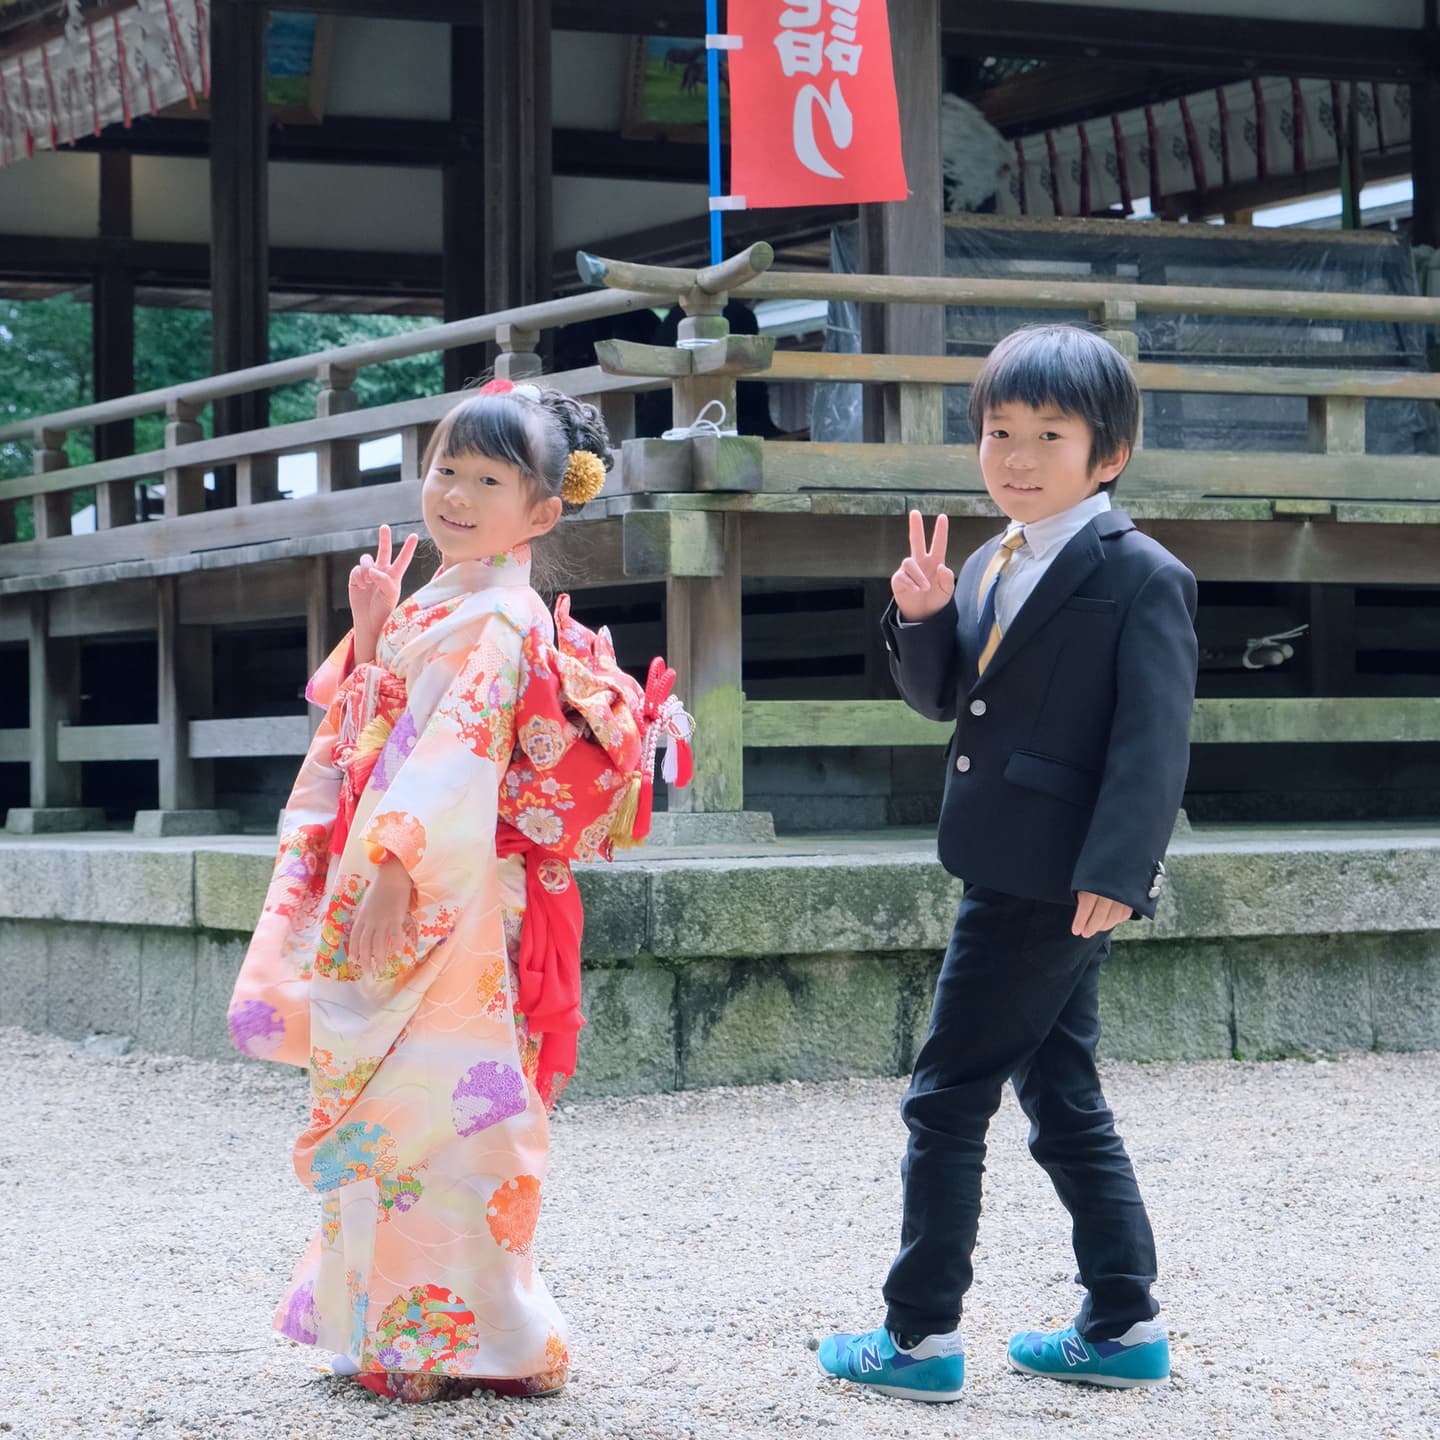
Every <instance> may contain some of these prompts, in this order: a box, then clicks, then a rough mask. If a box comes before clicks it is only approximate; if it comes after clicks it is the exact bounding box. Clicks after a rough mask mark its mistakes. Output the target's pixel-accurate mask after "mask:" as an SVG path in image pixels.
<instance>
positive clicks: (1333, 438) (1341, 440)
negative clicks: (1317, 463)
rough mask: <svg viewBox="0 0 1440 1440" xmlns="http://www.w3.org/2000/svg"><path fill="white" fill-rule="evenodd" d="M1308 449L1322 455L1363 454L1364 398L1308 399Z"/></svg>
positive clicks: (1357, 396)
mask: <svg viewBox="0 0 1440 1440" xmlns="http://www.w3.org/2000/svg"><path fill="white" fill-rule="evenodd" d="M1306 403H1307V405H1308V407H1309V434H1310V449H1311V450H1312V451H1315V452H1316V453H1318V454H1323V455H1363V454H1364V453H1365V397H1364V396H1363V395H1311V396H1309V397H1308V400H1307V402H1306Z"/></svg>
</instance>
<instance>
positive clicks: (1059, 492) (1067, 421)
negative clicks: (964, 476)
mask: <svg viewBox="0 0 1440 1440" xmlns="http://www.w3.org/2000/svg"><path fill="white" fill-rule="evenodd" d="M1091 442H1092V436H1091V431H1090V422H1089V421H1088V420H1084V419H1082V418H1081V417H1080V416H1078V415H1062V414H1061V413H1060V412H1059V411H1058V410H1055V409H1053V408H1050V407H1046V408H1043V409H1039V410H1037V409H1036V408H1035V407H1034V406H1033V405H1026V404H1023V403H1022V402H1020V401H1016V400H1012V401H1009V402H1007V403H1006V404H1004V405H999V406H997V407H996V408H995V409H993V410H987V411H986V412H985V427H984V430H983V432H982V433H981V436H980V473H981V474H982V475H983V476H984V477H985V488H986V489H987V490H988V491H989V492H990V498H991V499H992V500H993V501H994V502H995V503H996V504H997V505H998V506H999V507H1000V508H1001V509H1002V510H1003V511H1004V512H1005V514H1006V515H1008V516H1009V517H1010V519H1012V520H1015V521H1018V522H1019V523H1020V524H1021V525H1030V524H1033V523H1034V522H1035V521H1036V520H1045V519H1048V518H1049V517H1050V516H1051V515H1058V514H1059V513H1060V512H1061V511H1062V510H1068V509H1070V507H1071V506H1072V505H1078V504H1079V503H1080V502H1081V501H1082V500H1084V499H1085V498H1086V497H1087V496H1090V495H1093V494H1094V493H1095V492H1096V491H1097V490H1098V489H1099V488H1100V487H1101V486H1102V485H1104V484H1106V483H1107V482H1109V481H1111V480H1113V479H1114V478H1115V477H1116V476H1117V475H1118V474H1119V473H1120V472H1121V471H1122V470H1123V469H1124V468H1125V462H1126V461H1127V460H1128V459H1129V458H1130V452H1129V450H1128V449H1127V448H1125V447H1123V446H1122V447H1121V449H1120V450H1119V451H1118V452H1117V453H1116V454H1115V455H1113V456H1112V457H1111V458H1110V459H1109V460H1107V461H1105V462H1104V463H1103V464H1100V465H1097V466H1095V468H1094V469H1093V470H1092V469H1091V468H1090V445H1091Z"/></svg>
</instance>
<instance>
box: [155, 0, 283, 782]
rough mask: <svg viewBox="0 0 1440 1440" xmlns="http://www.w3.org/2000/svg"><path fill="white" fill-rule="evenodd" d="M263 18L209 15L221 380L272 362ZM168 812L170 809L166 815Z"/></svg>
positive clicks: (257, 417)
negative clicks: (228, 373)
mask: <svg viewBox="0 0 1440 1440" xmlns="http://www.w3.org/2000/svg"><path fill="white" fill-rule="evenodd" d="M265 24H266V20H265V10H264V9H263V8H262V7H259V6H254V5H247V4H244V3H242V0H215V3H214V5H213V8H212V10H211V14H210V54H211V56H212V57H213V58H212V64H211V81H210V113H211V124H210V137H211V146H210V297H211V312H212V314H213V317H214V345H213V354H214V359H213V369H214V372H215V373H216V374H221V373H223V372H225V371H228V370H242V369H244V368H246V367H247V366H250V365H262V364H264V363H265V361H266V360H267V359H268V358H269V326H270V308H269V291H270V268H269V261H270V255H269V247H270V235H269V209H270V202H269V184H268V169H269V167H268V163H267V158H266V155H267V152H266V142H267V131H268V127H267V123H266V122H267V117H268V110H267V105H266V100H265V74H266V70H265V66H266V60H265ZM268 411H269V406H268V403H267V400H266V396H265V393H264V392H263V391H256V392H252V393H251V394H248V395H236V396H231V397H229V398H227V399H225V400H221V401H217V402H216V404H215V407H214V421H215V432H216V434H220V435H228V434H233V433H234V432H236V431H239V430H254V429H258V428H259V427H260V426H262V425H264V424H265V421H266V417H267V414H268ZM162 808H168V807H164V806H162Z"/></svg>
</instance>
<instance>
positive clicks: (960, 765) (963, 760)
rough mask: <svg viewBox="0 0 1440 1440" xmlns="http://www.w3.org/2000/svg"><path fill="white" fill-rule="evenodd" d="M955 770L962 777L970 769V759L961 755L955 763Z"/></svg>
mask: <svg viewBox="0 0 1440 1440" xmlns="http://www.w3.org/2000/svg"><path fill="white" fill-rule="evenodd" d="M955 768H956V769H957V770H958V771H959V772H960V773H961V774H962V775H963V774H964V773H965V772H966V771H967V770H968V769H969V768H970V757H969V756H968V755H961V756H960V757H959V758H958V759H957V760H956V761H955Z"/></svg>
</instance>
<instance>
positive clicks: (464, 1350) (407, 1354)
mask: <svg viewBox="0 0 1440 1440" xmlns="http://www.w3.org/2000/svg"><path fill="white" fill-rule="evenodd" d="M475 1334H476V1325H475V1314H474V1311H472V1310H471V1309H470V1307H469V1306H468V1305H467V1304H466V1303H465V1302H464V1301H463V1300H462V1299H461V1298H460V1296H458V1295H456V1294H455V1293H454V1291H452V1290H449V1289H447V1288H446V1287H445V1286H444V1285H416V1286H413V1287H412V1288H411V1289H410V1290H409V1291H408V1292H406V1293H404V1294H401V1295H397V1296H396V1297H395V1298H394V1299H393V1300H392V1301H391V1302H390V1303H389V1304H388V1305H387V1306H386V1307H385V1309H384V1310H383V1311H382V1312H381V1315H380V1319H379V1321H378V1322H377V1323H376V1326H375V1342H376V1345H377V1346H378V1347H379V1348H378V1350H377V1352H376V1355H375V1359H376V1361H377V1362H378V1366H379V1368H380V1369H382V1370H424V1371H438V1372H440V1373H442V1374H458V1373H460V1372H461V1370H462V1369H463V1364H464V1359H465V1356H466V1355H467V1354H468V1352H469V1351H471V1350H473V1349H474V1348H475Z"/></svg>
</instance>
